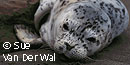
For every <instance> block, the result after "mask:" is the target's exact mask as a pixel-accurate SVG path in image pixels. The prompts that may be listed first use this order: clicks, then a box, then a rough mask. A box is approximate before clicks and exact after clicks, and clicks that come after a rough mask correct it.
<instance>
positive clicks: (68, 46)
mask: <svg viewBox="0 0 130 65" xmlns="http://www.w3.org/2000/svg"><path fill="white" fill-rule="evenodd" d="M64 44H65V45H66V49H67V50H69V51H70V50H71V49H72V48H74V46H70V45H69V44H68V43H67V42H64Z"/></svg>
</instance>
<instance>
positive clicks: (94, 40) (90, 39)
mask: <svg viewBox="0 0 130 65" xmlns="http://www.w3.org/2000/svg"><path fill="white" fill-rule="evenodd" d="M87 40H88V41H90V42H93V43H94V42H96V38H94V37H90V38H87Z"/></svg>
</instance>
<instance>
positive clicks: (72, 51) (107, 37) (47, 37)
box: [14, 0, 129, 59]
mask: <svg viewBox="0 0 130 65" xmlns="http://www.w3.org/2000/svg"><path fill="white" fill-rule="evenodd" d="M48 13H50V15H49V17H48V20H47V21H46V22H45V23H44V24H42V25H41V26H40V25H39V23H40V22H41V19H42V18H44V16H45V15H46V14H48ZM42 22H43V21H42ZM128 22H129V15H128V11H127V9H126V7H125V6H124V4H123V3H122V2H121V1H120V0H40V5H39V7H38V9H37V11H36V13H35V15H34V25H35V28H36V30H37V31H39V33H40V36H38V35H37V34H36V33H35V32H34V33H32V32H30V30H29V29H30V28H28V27H27V26H24V25H15V26H14V28H15V30H16V35H17V37H18V38H19V39H20V40H21V41H22V42H29V43H31V44H36V43H37V44H36V45H38V43H47V44H48V45H49V47H50V48H51V49H53V50H54V51H56V52H57V53H60V54H64V55H65V56H66V57H68V58H70V59H84V58H86V57H88V56H90V55H93V54H94V53H95V52H98V51H100V50H102V49H103V48H104V47H106V46H108V45H109V44H110V43H111V42H112V40H113V39H114V38H115V37H117V36H118V35H120V34H121V33H122V32H123V31H124V30H125V29H126V28H127V27H128ZM32 30H33V29H32Z"/></svg>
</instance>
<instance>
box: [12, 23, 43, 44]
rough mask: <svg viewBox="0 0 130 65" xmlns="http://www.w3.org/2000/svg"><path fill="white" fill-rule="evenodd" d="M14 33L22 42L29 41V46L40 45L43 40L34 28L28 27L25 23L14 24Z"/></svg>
mask: <svg viewBox="0 0 130 65" xmlns="http://www.w3.org/2000/svg"><path fill="white" fill-rule="evenodd" d="M14 29H15V33H16V36H17V38H18V39H19V40H20V41H21V42H23V43H30V44H31V46H37V45H38V46H39V45H41V46H42V43H43V41H42V40H41V38H40V37H39V36H38V35H37V34H36V32H35V31H34V30H32V29H31V28H28V27H27V26H25V25H15V26H14Z"/></svg>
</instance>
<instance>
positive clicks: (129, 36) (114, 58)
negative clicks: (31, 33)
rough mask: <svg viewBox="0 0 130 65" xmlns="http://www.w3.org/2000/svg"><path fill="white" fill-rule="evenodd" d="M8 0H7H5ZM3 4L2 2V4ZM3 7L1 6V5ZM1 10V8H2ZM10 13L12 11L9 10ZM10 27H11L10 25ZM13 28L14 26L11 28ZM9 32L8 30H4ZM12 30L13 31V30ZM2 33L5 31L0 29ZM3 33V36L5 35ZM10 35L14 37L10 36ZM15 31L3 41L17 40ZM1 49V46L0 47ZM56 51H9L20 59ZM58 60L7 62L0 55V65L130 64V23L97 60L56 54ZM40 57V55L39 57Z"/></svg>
mask: <svg viewBox="0 0 130 65" xmlns="http://www.w3.org/2000/svg"><path fill="white" fill-rule="evenodd" d="M0 1H3V0H0ZM5 1H6V0H5ZM23 1H24V0H23ZM122 1H123V2H124V4H125V5H126V7H127V9H128V11H129V12H130V7H129V6H130V0H122ZM0 5H2V4H0ZM0 8H1V7H0ZM0 11H1V9H0ZM3 11H4V10H3ZM8 13H10V12H8ZM8 28H9V27H8ZM11 29H12V28H11ZM4 31H5V33H4V34H7V33H6V32H7V31H6V30H4ZM11 32H12V31H11ZM0 33H3V32H1V31H0ZM4 34H3V36H4ZM10 35H11V36H12V37H10ZM13 35H14V34H13V33H10V34H8V38H7V36H4V38H0V40H1V41H3V42H5V41H11V42H14V41H17V39H16V38H15V37H13ZM0 49H1V48H0ZM54 53H55V52H54V51H52V50H50V49H31V50H24V51H17V52H13V53H9V54H11V55H18V56H19V59H22V58H23V57H22V54H27V55H33V56H34V55H37V54H52V55H53V54H54ZM55 58H56V61H55V62H50V61H45V60H44V61H43V62H42V61H40V60H37V61H32V62H28V61H26V62H23V61H18V62H5V60H4V59H3V56H2V55H1V56H0V65H130V25H129V27H128V29H127V30H126V31H124V32H123V33H122V34H121V35H120V36H118V37H117V38H115V39H114V40H113V42H112V44H111V45H109V47H107V48H105V49H103V51H101V52H99V53H97V54H96V55H94V56H92V58H93V59H95V60H97V61H96V62H92V61H89V62H77V61H73V60H68V59H66V58H65V57H64V56H62V55H59V54H56V57H55ZM38 59H40V57H38Z"/></svg>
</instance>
